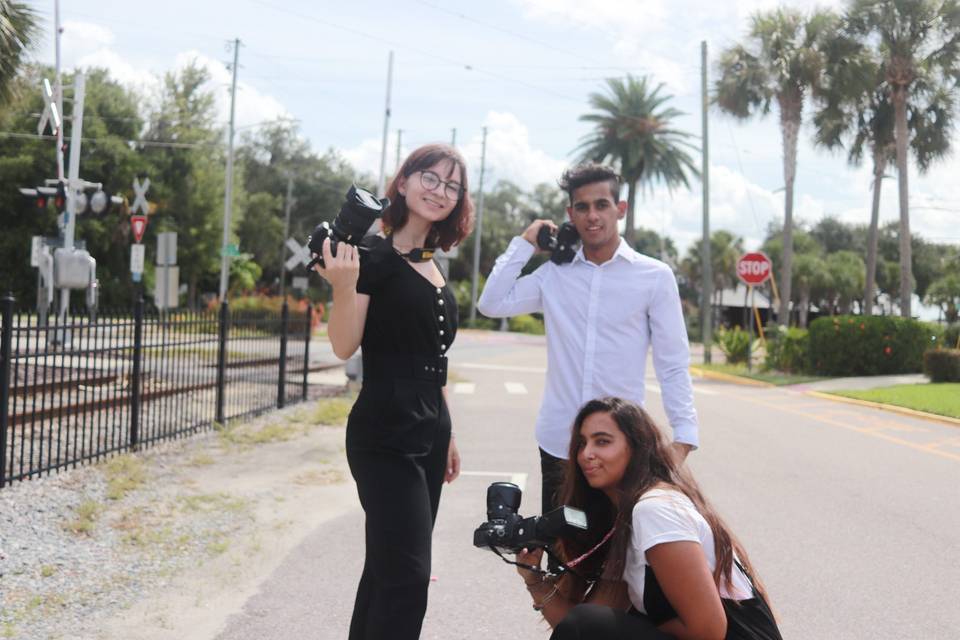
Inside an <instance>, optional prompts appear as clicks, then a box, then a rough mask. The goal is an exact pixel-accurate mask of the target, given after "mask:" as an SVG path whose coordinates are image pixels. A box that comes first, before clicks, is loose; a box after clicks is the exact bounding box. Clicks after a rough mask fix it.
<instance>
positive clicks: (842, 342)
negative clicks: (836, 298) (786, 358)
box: [810, 316, 941, 376]
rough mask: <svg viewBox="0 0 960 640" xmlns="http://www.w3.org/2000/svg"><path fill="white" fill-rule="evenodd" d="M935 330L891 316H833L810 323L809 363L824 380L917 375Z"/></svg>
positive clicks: (935, 337)
mask: <svg viewBox="0 0 960 640" xmlns="http://www.w3.org/2000/svg"><path fill="white" fill-rule="evenodd" d="M940 335H941V330H940V328H939V327H938V326H936V325H932V324H929V323H927V322H920V321H918V320H912V319H907V318H897V317H893V316H869V317H867V316H834V317H827V318H817V319H816V320H814V321H813V322H812V323H810V363H811V366H812V367H813V371H814V373H817V374H819V375H828V376H873V375H883V374H895V373H918V372H920V371H922V369H923V353H924V351H926V350H927V349H928V348H929V347H930V345H931V343H933V344H936V343H937V340H938V339H939V338H940Z"/></svg>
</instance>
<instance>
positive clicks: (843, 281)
mask: <svg viewBox="0 0 960 640" xmlns="http://www.w3.org/2000/svg"><path fill="white" fill-rule="evenodd" d="M826 268H827V271H828V272H829V274H830V287H829V293H828V297H827V303H828V304H829V306H830V313H831V315H833V312H834V311H835V310H836V311H839V312H840V313H841V314H847V313H850V307H851V306H852V304H853V301H854V300H856V299H858V297H859V296H860V295H862V294H863V281H864V280H865V279H866V266H865V265H864V264H863V258H861V257H860V256H859V255H857V254H856V253H854V252H853V251H837V252H836V253H831V254H830V255H828V256H827V260H826ZM860 306H861V308H862V307H863V304H862V301H861V305H860Z"/></svg>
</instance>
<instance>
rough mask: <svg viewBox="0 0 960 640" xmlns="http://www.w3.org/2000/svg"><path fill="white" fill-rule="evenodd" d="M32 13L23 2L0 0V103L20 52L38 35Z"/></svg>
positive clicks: (20, 58) (7, 95)
mask: <svg viewBox="0 0 960 640" xmlns="http://www.w3.org/2000/svg"><path fill="white" fill-rule="evenodd" d="M38 25H39V19H38V17H37V14H36V12H35V11H34V9H33V8H32V7H30V6H28V5H27V4H26V3H24V2H10V0H0V104H4V103H6V102H7V101H8V100H9V99H10V91H11V87H12V83H13V79H14V78H15V77H16V75H17V72H19V70H20V67H21V66H22V65H23V62H24V55H25V54H26V52H27V50H28V49H30V47H32V46H33V45H34V43H35V41H36V38H37V37H38V36H39V34H40V29H39V26H38Z"/></svg>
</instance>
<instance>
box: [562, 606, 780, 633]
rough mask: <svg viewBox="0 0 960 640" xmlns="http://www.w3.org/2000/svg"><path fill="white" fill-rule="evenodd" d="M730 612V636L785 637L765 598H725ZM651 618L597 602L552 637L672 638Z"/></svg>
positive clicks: (577, 612)
mask: <svg viewBox="0 0 960 640" xmlns="http://www.w3.org/2000/svg"><path fill="white" fill-rule="evenodd" d="M723 609H724V611H725V612H726V615H727V634H726V636H725V637H726V640H782V638H781V636H780V630H779V629H778V628H777V623H776V620H775V619H774V617H773V613H772V612H771V611H770V607H768V606H767V603H766V602H764V601H763V599H761V598H759V597H757V598H751V599H750V600H744V601H742V602H741V603H740V604H734V603H733V602H732V601H730V600H726V599H724V600H723ZM671 638H673V636H672V635H670V634H668V633H664V632H663V631H660V630H659V629H658V628H657V626H656V625H655V624H654V623H653V621H652V620H650V618H648V617H646V616H645V615H643V614H641V613H639V612H638V611H637V610H636V609H633V608H631V609H630V610H629V611H619V610H616V609H611V608H610V607H605V606H602V605H596V604H580V605H577V606H575V607H574V608H573V609H571V610H570V612H569V613H567V615H566V616H565V617H564V618H563V620H561V621H560V622H559V623H558V624H557V626H556V627H555V628H554V630H553V635H551V636H550V640H670V639H671Z"/></svg>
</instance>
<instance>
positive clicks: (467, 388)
mask: <svg viewBox="0 0 960 640" xmlns="http://www.w3.org/2000/svg"><path fill="white" fill-rule="evenodd" d="M476 390H477V385H475V384H473V383H472V382H457V383H456V384H454V385H453V392H454V393H462V394H464V395H468V396H469V395H473V392H474V391H476Z"/></svg>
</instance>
